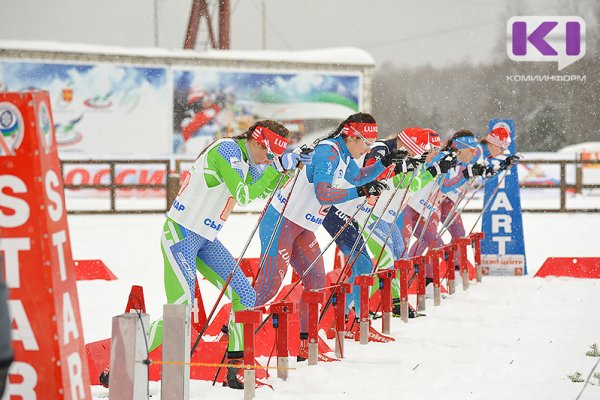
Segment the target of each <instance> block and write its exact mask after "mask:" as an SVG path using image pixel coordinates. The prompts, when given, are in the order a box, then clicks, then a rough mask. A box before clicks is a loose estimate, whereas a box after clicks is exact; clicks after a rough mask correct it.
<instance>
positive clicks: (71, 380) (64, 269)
mask: <svg viewBox="0 0 600 400" xmlns="http://www.w3.org/2000/svg"><path fill="white" fill-rule="evenodd" d="M53 126H54V125H53V120H52V114H51V112H50V100H49V97H48V93H47V92H41V91H37V92H26V93H0V229H1V230H2V239H1V240H0V252H1V253H2V255H3V257H4V259H5V261H6V262H5V268H6V270H5V272H6V279H7V285H8V287H9V292H10V293H9V309H10V312H11V318H12V322H11V324H12V337H13V349H14V352H15V362H14V363H13V365H12V366H11V369H10V371H9V387H8V393H9V395H8V396H7V398H8V399H11V400H12V399H24V400H29V399H73V400H75V399H91V398H92V396H91V393H90V385H89V377H88V376H89V375H88V363H87V359H86V354H85V351H84V343H83V330H82V326H81V319H80V316H79V300H78V297H77V288H76V281H75V269H74V266H73V256H72V254H71V246H70V239H69V229H68V226H67V214H66V209H65V199H64V190H63V182H62V178H61V170H60V164H59V161H58V155H57V152H56V142H55V140H54V128H53Z"/></svg>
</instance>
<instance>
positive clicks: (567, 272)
mask: <svg viewBox="0 0 600 400" xmlns="http://www.w3.org/2000/svg"><path fill="white" fill-rule="evenodd" d="M535 276H537V277H539V278H544V277H546V276H570V277H573V278H596V279H599V278H600V258H598V257H566V258H560V257H550V258H548V259H546V261H544V264H543V265H542V266H541V267H540V269H539V270H538V272H537V273H536V274H535Z"/></svg>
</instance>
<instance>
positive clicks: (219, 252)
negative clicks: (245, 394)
mask: <svg viewBox="0 0 600 400" xmlns="http://www.w3.org/2000/svg"><path fill="white" fill-rule="evenodd" d="M197 261H198V263H197V264H196V265H197V269H198V272H200V273H201V274H202V275H203V276H204V277H205V278H206V279H207V280H208V281H209V282H210V283H212V284H213V285H215V286H216V287H217V289H222V288H223V285H224V283H225V281H226V280H227V279H228V278H229V275H230V274H231V272H232V270H233V268H234V267H235V265H236V261H235V259H234V258H233V256H232V255H231V253H229V251H228V250H227V249H226V248H225V246H223V244H222V243H221V242H220V241H219V240H218V239H215V241H214V242H208V243H207V244H206V245H204V246H203V247H202V249H200V251H199V252H198V260H197ZM225 295H226V296H227V297H228V298H229V299H230V300H231V314H230V317H229V346H228V347H227V351H228V354H229V358H230V359H231V358H241V357H242V356H243V351H244V329H243V325H242V324H237V323H235V312H236V311H239V310H243V309H245V308H249V307H254V303H255V300H256V293H255V292H254V289H253V288H252V286H251V285H250V282H249V280H248V278H247V277H246V276H245V275H244V273H243V272H242V269H241V268H237V269H236V271H235V273H234V274H233V278H232V279H231V281H230V283H229V285H228V287H227V289H226V290H225Z"/></svg>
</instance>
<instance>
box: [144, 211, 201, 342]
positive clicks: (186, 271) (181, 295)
mask: <svg viewBox="0 0 600 400" xmlns="http://www.w3.org/2000/svg"><path fill="white" fill-rule="evenodd" d="M207 242H208V240H207V239H205V238H203V237H202V236H200V235H198V234H197V233H194V232H192V231H189V230H187V229H185V228H184V227H183V226H181V225H179V224H178V223H176V222H175V221H173V220H171V219H167V220H166V221H165V224H164V225H163V232H162V235H161V244H160V245H161V251H162V254H163V263H164V282H165V293H166V295H167V303H168V304H190V303H191V302H192V301H193V296H194V291H195V287H196V265H195V264H196V254H197V253H198V250H199V249H200V247H201V246H202V245H204V244H205V243H207ZM162 328H163V322H162V318H161V319H159V320H157V321H154V322H152V323H151V324H150V327H149V329H148V336H149V338H150V340H149V343H150V348H149V350H150V351H152V350H154V349H155V348H157V347H158V346H160V345H161V344H162Z"/></svg>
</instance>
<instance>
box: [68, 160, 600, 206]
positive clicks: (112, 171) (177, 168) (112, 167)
mask: <svg viewBox="0 0 600 400" xmlns="http://www.w3.org/2000/svg"><path fill="white" fill-rule="evenodd" d="M171 162H173V164H171ZM192 162H193V160H190V159H176V160H168V159H160V160H159V159H154V160H152V159H148V160H61V169H63V171H64V167H65V166H66V165H73V164H79V165H108V168H109V174H108V175H109V183H107V184H68V185H65V189H97V190H107V191H109V196H110V208H109V209H106V210H98V209H84V210H80V209H78V210H69V211H68V212H69V214H135V213H144V214H156V213H165V212H166V211H167V210H168V209H169V208H170V206H171V204H172V202H173V200H174V199H175V196H176V195H177V192H178V190H179V175H180V173H181V172H182V171H183V170H184V168H183V164H186V163H187V164H190V163H192ZM524 162H526V163H527V164H531V165H536V164H555V165H559V167H560V181H559V182H558V183H548V184H527V183H521V184H520V188H521V189H524V190H528V189H558V190H559V191H560V207H559V208H523V212H534V213H540V212H568V213H579V212H586V213H591V212H600V202H599V204H598V206H599V207H591V208H567V192H568V191H576V192H578V193H581V191H582V190H584V189H600V184H584V183H583V182H582V176H583V174H582V165H583V164H586V165H598V166H599V167H600V160H525V161H524ZM140 164H145V165H157V164H158V165H162V166H163V167H164V171H165V176H166V179H165V182H163V183H160V184H117V183H116V166H117V165H140ZM171 165H173V166H174V168H173V169H171ZM568 165H574V166H575V183H574V184H569V183H567V166H568ZM63 176H64V173H63ZM120 189H130V190H131V189H135V190H144V189H163V190H164V192H163V193H164V194H163V196H164V204H165V207H164V208H158V209H117V196H118V191H119V190H120ZM464 211H465V212H480V211H481V209H476V208H469V209H465V210H464ZM234 212H236V211H234ZM259 212H260V211H259V210H256V211H237V213H259Z"/></svg>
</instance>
